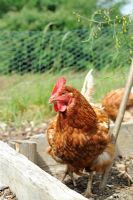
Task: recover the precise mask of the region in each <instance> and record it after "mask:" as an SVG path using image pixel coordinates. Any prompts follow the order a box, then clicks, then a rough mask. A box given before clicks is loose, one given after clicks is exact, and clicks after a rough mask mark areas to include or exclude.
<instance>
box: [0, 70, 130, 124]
mask: <svg viewBox="0 0 133 200" xmlns="http://www.w3.org/2000/svg"><path fill="white" fill-rule="evenodd" d="M86 73H87V71H84V72H74V71H67V70H66V71H64V72H60V73H58V74H50V73H48V72H47V73H44V74H25V75H23V76H20V75H12V76H1V77H0V121H5V122H7V123H10V122H15V124H16V125H18V126H19V124H21V123H22V121H35V122H36V123H40V122H42V121H46V120H47V119H49V118H50V117H51V116H53V115H54V114H55V113H54V111H53V109H52V106H51V105H49V104H48V99H49V97H50V93H51V90H52V88H53V85H54V83H55V81H56V79H57V78H58V77H59V76H64V77H66V79H67V83H68V85H72V86H74V87H76V88H77V89H79V90H80V89H81V87H82V84H83V81H84V77H85V75H86ZM127 73H128V69H127V68H121V69H118V68H117V69H106V68H105V69H103V70H101V71H94V73H93V74H94V84H95V85H94V95H93V96H94V97H93V99H94V101H95V102H100V101H101V99H102V97H103V96H104V95H105V94H106V93H107V92H108V91H110V90H112V89H114V88H119V87H123V86H124V84H125V81H126V78H127Z"/></svg>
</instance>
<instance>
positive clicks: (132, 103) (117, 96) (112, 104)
mask: <svg viewBox="0 0 133 200" xmlns="http://www.w3.org/2000/svg"><path fill="white" fill-rule="evenodd" d="M123 94H124V88H120V89H116V90H112V91H111V92H109V93H108V94H107V95H106V96H105V97H104V98H103V100H102V106H103V107H104V109H105V111H106V112H107V113H108V116H109V118H110V119H111V120H113V121H115V120H116V117H117V114H118V110H119V107H120V103H121V100H122V97H123ZM126 111H127V112H126V113H125V117H124V119H125V121H126V118H131V117H133V93H130V95H129V99H128V102H127V106H126Z"/></svg>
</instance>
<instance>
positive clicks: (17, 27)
mask: <svg viewBox="0 0 133 200" xmlns="http://www.w3.org/2000/svg"><path fill="white" fill-rule="evenodd" d="M123 2H124V1H123ZM121 3H122V2H121ZM121 3H116V5H115V6H114V7H113V8H112V9H110V10H105V9H97V6H96V5H97V0H89V1H88V0H67V1H66V0H54V1H53V0H29V1H26V0H1V1H0V30H1V32H0V73H14V72H17V73H20V74H24V73H27V72H34V73H36V72H45V71H46V70H53V71H57V70H60V69H62V68H71V69H73V68H74V69H76V70H80V69H86V68H87V69H88V68H91V67H95V68H96V69H101V68H103V67H118V66H119V67H121V66H128V65H129V63H130V58H131V57H132V55H133V35H132V33H133V28H132V27H133V26H132V23H131V22H130V17H129V16H124V17H122V16H121V14H120V12H119V8H120V6H121ZM103 4H104V3H103ZM2 30H4V31H2Z"/></svg>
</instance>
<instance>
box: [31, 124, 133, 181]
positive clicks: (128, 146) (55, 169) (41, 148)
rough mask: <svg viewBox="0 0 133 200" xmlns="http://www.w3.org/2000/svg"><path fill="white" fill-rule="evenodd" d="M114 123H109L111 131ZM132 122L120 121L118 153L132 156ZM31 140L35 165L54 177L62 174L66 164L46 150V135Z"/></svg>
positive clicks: (36, 136)
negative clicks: (35, 156) (35, 151)
mask: <svg viewBox="0 0 133 200" xmlns="http://www.w3.org/2000/svg"><path fill="white" fill-rule="evenodd" d="M113 127H114V125H111V128H110V132H112V130H113ZM132 130H133V122H125V123H122V126H121V129H120V134H119V137H118V141H117V146H118V150H119V154H121V155H123V156H133V131H132ZM31 141H34V142H36V144H37V165H39V166H40V167H41V168H42V169H44V170H45V171H47V172H48V173H51V174H53V175H54V176H56V177H58V178H59V177H61V175H63V173H64V171H65V168H66V166H65V165H60V164H58V163H56V162H55V161H54V160H53V159H52V158H51V157H50V156H49V155H48V154H47V152H46V149H47V146H48V143H47V138H46V135H44V134H40V135H35V136H33V137H32V138H31Z"/></svg>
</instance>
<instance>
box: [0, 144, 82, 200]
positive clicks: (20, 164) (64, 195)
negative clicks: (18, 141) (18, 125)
mask: <svg viewBox="0 0 133 200" xmlns="http://www.w3.org/2000/svg"><path fill="white" fill-rule="evenodd" d="M0 181H1V183H2V184H3V185H8V186H9V187H10V188H11V190H12V191H13V192H14V193H15V194H16V196H17V198H18V200H85V199H86V198H84V197H83V196H82V195H80V194H78V193H77V192H75V191H73V190H71V189H69V188H68V187H67V186H65V185H64V184H62V183H61V182H60V181H59V180H57V179H56V178H54V177H52V176H51V175H49V174H48V173H46V172H45V171H43V170H41V169H40V168H39V167H38V166H36V165H35V164H34V163H33V162H31V161H29V160H28V159H27V158H26V157H25V156H23V155H21V154H20V153H18V152H17V151H15V150H14V149H13V148H11V147H10V146H9V145H8V144H6V143H4V142H1V141H0Z"/></svg>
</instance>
